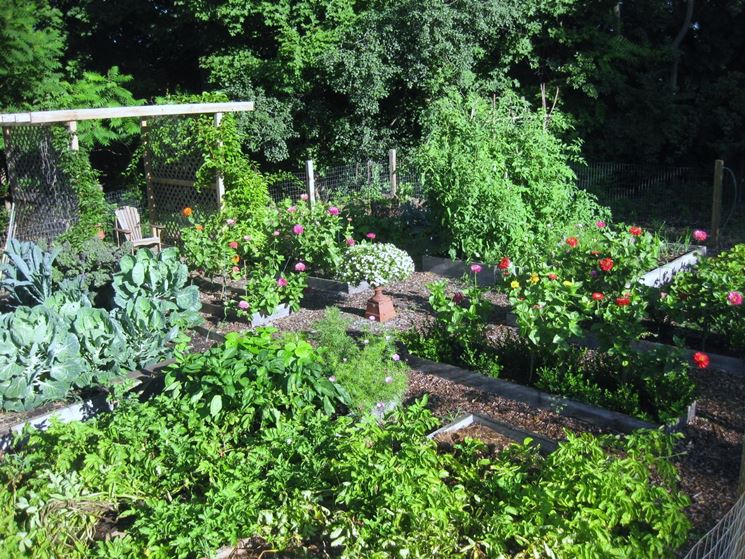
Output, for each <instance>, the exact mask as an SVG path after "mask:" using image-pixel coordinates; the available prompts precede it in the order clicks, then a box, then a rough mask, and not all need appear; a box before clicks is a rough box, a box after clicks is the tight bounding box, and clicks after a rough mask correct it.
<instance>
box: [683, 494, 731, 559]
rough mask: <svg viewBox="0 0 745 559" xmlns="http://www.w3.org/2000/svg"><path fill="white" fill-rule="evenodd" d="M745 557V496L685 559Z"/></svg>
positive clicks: (697, 543)
mask: <svg viewBox="0 0 745 559" xmlns="http://www.w3.org/2000/svg"><path fill="white" fill-rule="evenodd" d="M743 557H745V494H743V495H741V496H740V498H739V499H738V501H737V502H736V503H735V505H734V506H733V507H732V508H731V509H730V511H729V512H728V513H727V514H726V515H724V518H722V519H721V520H720V521H719V522H718V523H717V525H716V526H714V528H712V529H711V530H709V532H708V533H707V534H706V535H705V536H704V537H703V538H701V539H700V540H699V541H698V542H696V544H695V545H694V546H693V547H692V548H691V549H690V551H689V552H688V553H687V554H686V556H685V557H684V559H742V558H743Z"/></svg>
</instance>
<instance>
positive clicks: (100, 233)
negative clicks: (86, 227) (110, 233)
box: [96, 229, 106, 241]
mask: <svg viewBox="0 0 745 559" xmlns="http://www.w3.org/2000/svg"><path fill="white" fill-rule="evenodd" d="M96 237H98V238H99V239H100V240H102V241H103V240H104V239H105V238H106V231H104V230H103V229H96Z"/></svg>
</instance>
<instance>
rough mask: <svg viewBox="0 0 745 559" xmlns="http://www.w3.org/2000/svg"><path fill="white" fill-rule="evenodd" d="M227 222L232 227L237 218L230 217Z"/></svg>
mask: <svg viewBox="0 0 745 559" xmlns="http://www.w3.org/2000/svg"><path fill="white" fill-rule="evenodd" d="M225 223H227V224H228V227H232V226H233V225H235V220H234V219H228V220H227V221H226V222H225Z"/></svg>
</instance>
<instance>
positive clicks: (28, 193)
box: [4, 126, 78, 242]
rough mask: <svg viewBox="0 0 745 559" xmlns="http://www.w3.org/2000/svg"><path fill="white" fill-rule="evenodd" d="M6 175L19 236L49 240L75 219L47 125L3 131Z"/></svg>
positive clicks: (72, 197)
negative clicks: (9, 182) (8, 179)
mask: <svg viewBox="0 0 745 559" xmlns="http://www.w3.org/2000/svg"><path fill="white" fill-rule="evenodd" d="M4 138H5V142H6V148H5V149H6V156H7V164H8V175H9V178H10V179H11V188H12V196H13V202H14V203H15V221H14V231H13V235H14V236H15V237H16V238H18V239H21V240H34V241H38V240H45V241H47V242H50V241H52V240H54V239H55V238H56V237H58V236H59V235H61V234H62V233H64V232H65V231H67V230H68V229H69V228H70V227H72V226H73V225H74V224H75V223H76V222H77V220H78V200H77V196H76V195H75V192H74V191H73V190H72V188H71V187H70V185H69V181H68V180H67V178H66V177H65V175H64V173H63V172H62V169H61V168H60V167H59V155H58V153H57V152H56V150H55V149H54V146H53V145H52V130H51V128H50V127H49V126H17V127H14V128H9V129H8V130H7V131H6V133H5V136H4Z"/></svg>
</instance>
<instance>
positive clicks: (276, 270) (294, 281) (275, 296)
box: [231, 254, 307, 318]
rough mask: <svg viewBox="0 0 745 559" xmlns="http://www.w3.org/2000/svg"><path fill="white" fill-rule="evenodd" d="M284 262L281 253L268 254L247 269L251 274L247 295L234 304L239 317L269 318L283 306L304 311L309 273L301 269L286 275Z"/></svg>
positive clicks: (247, 282)
mask: <svg viewBox="0 0 745 559" xmlns="http://www.w3.org/2000/svg"><path fill="white" fill-rule="evenodd" d="M282 263H283V259H282V257H280V256H279V255H278V254H267V255H266V256H265V257H264V258H263V259H262V260H261V261H259V262H257V263H255V264H254V265H253V266H252V267H251V268H246V269H244V271H247V274H246V285H245V294H243V295H241V296H240V298H239V300H238V301H231V305H233V304H234V305H235V310H236V312H237V313H238V315H239V316H245V317H247V318H251V317H252V316H253V315H254V313H259V314H260V315H261V316H269V315H271V314H272V313H274V312H276V310H277V308H278V307H279V306H280V305H287V306H288V307H290V309H291V310H293V311H297V310H298V309H299V308H300V301H301V300H302V298H303V292H304V290H305V286H306V284H307V279H306V278H307V274H306V273H304V272H302V271H298V269H297V268H296V271H292V272H289V273H285V271H284V270H283V269H282ZM286 263H287V262H285V264H286Z"/></svg>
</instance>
